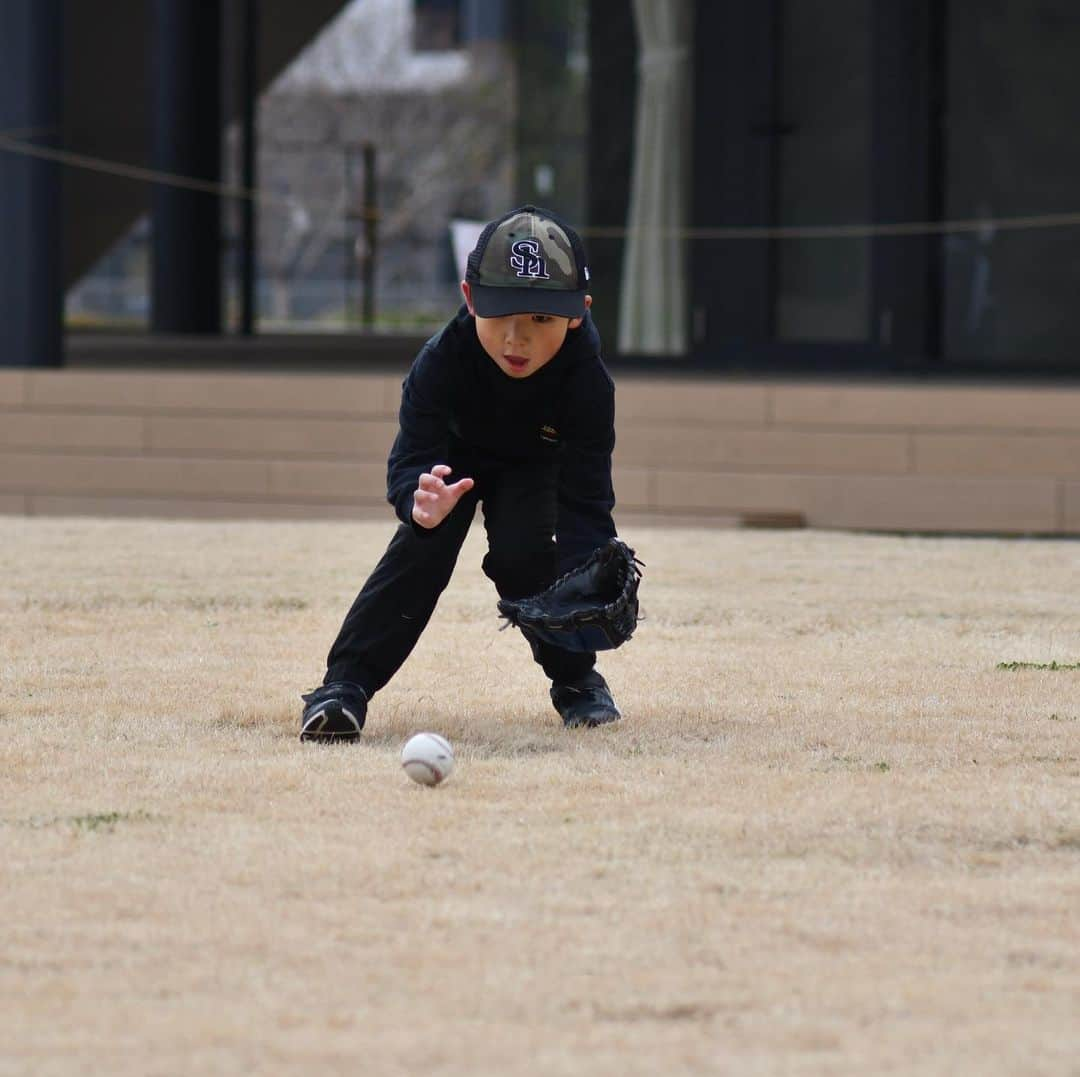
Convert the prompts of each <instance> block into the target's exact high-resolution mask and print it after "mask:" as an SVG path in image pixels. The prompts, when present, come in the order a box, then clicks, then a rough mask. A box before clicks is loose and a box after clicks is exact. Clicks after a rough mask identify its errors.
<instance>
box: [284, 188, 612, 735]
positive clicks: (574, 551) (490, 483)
mask: <svg viewBox="0 0 1080 1077" xmlns="http://www.w3.org/2000/svg"><path fill="white" fill-rule="evenodd" d="M588 280H589V270H588V267H587V266H586V263H585V252H584V250H583V248H582V244H581V240H580V239H579V238H578V236H577V234H576V233H575V232H574V231H573V229H572V228H570V227H569V226H568V225H566V224H564V223H563V222H562V221H560V220H559V219H558V218H557V217H556V216H555V215H554V214H553V213H550V212H548V211H547V210H543V209H537V208H536V207H535V206H529V205H527V206H522V207H520V208H519V209H515V210H512V211H511V212H510V213H508V214H506V215H505V216H503V217H500V218H499V219H497V220H495V221H492V222H491V223H490V224H488V225H487V226H486V227H485V228H484V230H483V232H482V233H481V234H480V237H479V239H478V240H477V244H476V248H475V250H474V251H473V252H472V254H470V255H469V260H468V268H467V270H466V273H465V280H464V281H463V282H462V284H461V291H462V295H463V296H464V298H465V305H464V306H463V307H462V308H461V310H460V311H459V312H458V314H457V315H456V316H455V317H454V318H453V319H451V321H450V322H449V323H448V324H447V325H446V326H445V328H443V330H442V331H441V332H439V333H438V334H436V335H435V336H434V337H432V338H431V340H429V341H428V342H427V344H425V345H424V347H423V348H422V349H421V351H420V354H419V355H418V356H417V357H416V360H415V361H414V362H413V365H412V367H411V369H410V371H409V374H408V376H407V377H406V379H405V381H404V384H403V385H402V395H401V411H400V429H399V431H398V435H397V438H396V439H395V441H394V445H393V448H392V449H391V451H390V459H389V463H388V467H387V499H388V500H389V501H390V503H391V504H392V505H393V506H394V508H395V510H396V512H397V515H398V518H399V519H400V521H401V523H400V526H399V527H398V529H397V533H396V534H395V535H394V538H393V539H392V540H391V542H390V545H389V547H388V549H387V551H386V553H385V554H384V556H383V558H382V560H381V561H380V562H379V564H378V566H377V567H376V568H375V571H374V572H373V573H372V574H371V576H370V577H369V579H368V581H367V582H366V583H365V584H364V587H363V590H361V592H360V594H359V595H358V596H357V598H356V601H355V602H354V603H353V605H352V608H351V609H350V610H349V612H348V614H347V615H346V617H345V622H344V624H343V625H342V627H341V631H340V632H339V634H338V637H337V639H336V641H335V642H334V644H333V646H332V647H331V649H330V654H329V656H328V658H327V671H326V676H325V678H324V681H323V684H322V686H321V687H319V688H317V689H316V690H315V691H313V692H310V693H308V694H307V695H305V696H304V697H303V699H304V703H305V704H306V706H305V708H304V711H303V715H302V718H301V726H300V739H301V740H315V741H345V740H355V739H356V738H357V737H358V736H359V734H360V730H361V729H362V728H363V725H364V719H365V716H366V713H367V705H368V702H369V701H370V699H371V697H372V696H373V695H374V694H375V693H376V692H377V691H378V690H379V689H380V688H382V686H383V685H384V684H386V682H387V681H389V679H390V678H391V677H392V676H393V675H394V673H395V672H396V671H397V669H398V668H399V667H400V666H401V664H402V663H403V662H404V661H405V659H406V658H407V657H408V655H409V652H410V651H411V650H412V649H413V647H414V646H415V644H416V641H417V640H418V639H419V637H420V633H421V632H422V631H423V630H424V627H425V626H426V625H427V623H428V620H429V618H430V617H431V614H432V612H433V611H434V609H435V604H436V602H437V601H438V598H439V595H440V594H441V593H442V592H443V590H444V589H445V588H446V585H447V584H448V583H449V582H450V576H451V574H452V572H453V569H454V564H455V562H456V561H457V557H458V553H459V552H460V550H461V545H462V543H463V542H464V540H465V536H466V534H467V532H468V529H469V525H470V523H471V522H472V519H473V516H474V514H475V512H476V506H477V504H482V505H483V509H484V526H485V528H486V529H487V537H488V553H487V555H486V556H485V557H484V560H483V570H484V573H485V574H486V575H487V576H488V577H489V578H490V579H491V580H492V581H493V582H494V584H495V587H496V590H497V591H498V593H499V596H500V597H502V598H522V597H525V596H527V595H532V594H535V593H537V592H539V591H542V590H544V589H545V588H546V587H548V586H549V585H550V584H551V583H552V582H553V581H554V580H555V578H556V576H557V575H559V574H561V573H562V572H566V571H568V570H569V569H571V568H573V567H575V566H576V565H578V564H580V563H581V562H582V561H584V560H585V559H586V558H587V557H588V556H589V554H590V553H592V551H593V550H594V549H595V548H596V547H598V546H602V545H604V544H605V543H606V542H607V541H608V539H610V538H613V537H614V536H615V525H614V522H613V521H612V518H611V510H612V508H613V507H614V504H615V496H614V493H613V490H612V485H611V452H612V449H613V447H614V444H615V426H614V419H615V399H614V395H615V394H614V386H613V384H612V381H611V378H610V376H609V375H608V372H607V370H606V369H605V367H604V364H603V362H602V360H601V358H600V336H599V334H598V333H597V331H596V328H595V327H594V325H593V323H592V319H591V317H590V316H589V307H590V306H591V305H592V297H591V296H590V295H588V294H586V286H587V282H588ZM522 631H523V634H525V636H526V639H527V640H528V642H529V644H530V646H531V648H532V653H533V658H534V659H535V660H536V661H537V662H538V663H539V664H540V665H541V667H542V668H543V670H544V672H545V673H546V674H547V676H548V677H549V678H550V679H551V682H552V687H551V699H552V702H553V703H554V705H555V709H556V710H557V711H558V712H559V714H560V715H561V716H562V719H563V722H564V724H565V725H566V726H568V727H577V726H597V725H601V724H603V723H606V722H612V721H615V720H616V719H617V718H619V717H620V714H619V711H618V709H617V708H616V706H615V703H614V700H613V699H612V698H611V693H610V692H609V690H608V686H607V684H606V682H605V681H604V678H603V677H601V676H600V674H599V673H597V672H596V670H595V669H594V666H595V663H596V655H595V654H581V653H574V652H570V651H566V650H562V649H560V648H557V647H553V646H551V645H550V644H547V643H544V642H542V641H540V640H539V639H537V638H535V637H531V636H530V634H529V633H528V632H527V631H526V630H524V629H523V630H522Z"/></svg>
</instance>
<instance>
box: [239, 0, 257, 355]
mask: <svg viewBox="0 0 1080 1077" xmlns="http://www.w3.org/2000/svg"><path fill="white" fill-rule="evenodd" d="M258 10H259V5H258V0H242V8H241V11H242V18H241V24H242V29H241V40H240V56H241V61H240V82H241V91H240V92H241V110H240V144H241V151H240V158H241V159H240V182H241V184H242V185H243V186H244V188H245V189H246V190H247V191H248V192H251V191H254V190H255V188H256V186H257V179H258V176H257V170H256V158H257V150H258V141H257V140H258V104H259V79H258V33H259V21H258ZM255 209H256V206H255V200H254V199H253V198H252V197H251V195H250V194H248V195H247V196H246V197H245V198H244V199H243V200H242V202H241V205H240V332H241V333H242V334H243V335H244V336H251V335H252V334H253V333H254V332H255V276H256V270H257V265H256V258H255V250H256V248H255V242H256V239H255V222H256V217H255Z"/></svg>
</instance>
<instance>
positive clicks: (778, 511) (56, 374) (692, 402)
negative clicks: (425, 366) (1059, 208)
mask: <svg viewBox="0 0 1080 1077" xmlns="http://www.w3.org/2000/svg"><path fill="white" fill-rule="evenodd" d="M617 385H618V389H617V414H618V446H617V448H616V456H615V468H616V474H615V484H616V493H617V495H618V497H619V506H620V510H621V511H622V512H624V513H628V514H630V513H632V514H633V515H634V516H635V517H640V516H643V515H644V516H649V517H655V518H657V519H676V518H677V519H680V520H686V519H690V520H700V521H702V522H714V523H716V524H726V523H730V522H732V521H734V522H738V521H739V520H751V521H752V520H756V519H762V518H764V519H774V520H779V521H783V520H787V521H789V522H790V521H793V520H795V519H798V518H802V519H804V520H805V521H806V522H807V523H808V524H809V525H811V526H814V527H845V528H866V529H886V530H907V529H913V530H928V531H972V532H999V533H1010V534H1023V533H1042V534H1080V387H1068V386H1062V387H1046V388H1030V387H1024V388H1011V387H1008V386H1000V385H994V386H979V385H970V386H957V385H954V384H950V385H948V386H936V387H935V386H927V385H917V386H916V385H904V384H879V385H863V384H860V385H852V384H842V383H837V384H829V385H822V384H812V383H797V382H750V381H741V382H734V381H724V380H705V379H697V380H685V379H679V380H675V379H668V380H665V379H658V378H644V377H641V378H634V377H628V376H625V375H624V376H622V377H620V378H618V380H617ZM399 391H400V378H399V377H397V376H393V375H364V374H356V375H340V374H335V375H329V374H325V375H324V374H312V375H305V374H293V373H289V374H250V375H249V374H243V373H222V372H187V373H185V372H174V371H170V372H154V371H119V370H109V371H95V370H42V371H37V370H34V371H22V370H0V513H5V514H22V513H29V514H45V513H48V514H87V513H90V514H110V515H111V514H116V515H140V514H144V515H153V516H204V517H215V516H260V517H269V516H279V517H283V518H291V517H313V516H314V517H326V518H341V517H346V518H348V517H359V516H370V515H373V514H374V515H384V516H389V512H390V509H389V507H388V506H386V504H385V501H384V482H385V474H386V454H387V451H388V449H389V446H390V442H391V440H392V438H393V435H394V431H395V429H396V422H395V416H396V412H397V404H398V394H399Z"/></svg>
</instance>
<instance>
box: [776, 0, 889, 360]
mask: <svg viewBox="0 0 1080 1077" xmlns="http://www.w3.org/2000/svg"><path fill="white" fill-rule="evenodd" d="M871 14H872V12H871V5H869V4H867V3H865V2H864V0H831V2H830V3H829V4H828V5H827V7H822V5H819V4H807V3H805V2H804V0H787V2H786V3H784V4H783V5H782V19H781V34H780V43H779V49H778V53H779V56H778V63H779V76H780V77H779V83H780V85H779V94H778V97H779V101H778V105H779V109H778V116H779V122H778V123H777V130H776V132H775V134H776V136H777V141H776V145H777V193H776V221H775V223H776V224H777V225H781V226H809V225H836V224H861V223H864V222H866V221H869V220H870V216H871V206H870V195H871V185H870V174H869V164H870V103H871V86H870V17H871ZM775 256H776V262H775V274H776V276H775V287H776V308H775V332H776V336H777V337H778V338H779V339H781V340H853V341H857V340H865V339H866V336H867V321H868V317H869V287H870V281H869V257H870V244H869V241H868V240H867V239H858V238H857V239H846V238H845V239H817V238H815V239H783V240H779V241H777V243H776V247H775Z"/></svg>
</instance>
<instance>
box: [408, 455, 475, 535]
mask: <svg viewBox="0 0 1080 1077" xmlns="http://www.w3.org/2000/svg"><path fill="white" fill-rule="evenodd" d="M451 470H452V469H451V468H449V467H447V466H446V464H436V465H435V466H434V467H433V468H432V469H431V472H430V474H429V473H428V472H426V471H425V472H424V474H423V475H421V476H420V484H419V485H418V486H417V488H416V493H415V494H413V510H412V518H413V520H415V521H416V523H417V524H419V525H420V527H426V528H428V529H430V528H432V527H438V526H439V524H441V523H442V522H443V520H445V519H446V517H447V516H449V515H450V513H451V512H453V510H454V506H455V505H456V504H457V503H458V502H459V501H460V500H461V498H462V495H464V494H467V493H468V492H469V491H470V490H471V489H472V488H473V481H472V479H458V481H457V482H455V483H453V484H451V485H450V486H447V485H446V483H445V482H443V479H445V478H446V476H447V475H449V474H450V471H451Z"/></svg>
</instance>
